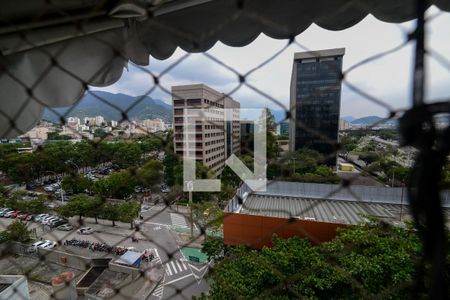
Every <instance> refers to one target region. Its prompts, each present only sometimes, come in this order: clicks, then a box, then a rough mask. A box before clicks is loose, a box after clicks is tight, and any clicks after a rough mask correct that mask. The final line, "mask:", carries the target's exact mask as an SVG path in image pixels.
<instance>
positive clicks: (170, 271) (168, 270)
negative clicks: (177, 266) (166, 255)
mask: <svg viewBox="0 0 450 300" xmlns="http://www.w3.org/2000/svg"><path fill="white" fill-rule="evenodd" d="M167 266H169V265H167ZM166 273H167V275H169V276H172V270H170V267H168V268H166Z"/></svg>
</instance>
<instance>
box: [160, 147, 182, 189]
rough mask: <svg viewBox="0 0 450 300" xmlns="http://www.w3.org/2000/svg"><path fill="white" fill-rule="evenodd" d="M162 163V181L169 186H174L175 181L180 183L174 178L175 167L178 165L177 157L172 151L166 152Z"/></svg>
mask: <svg viewBox="0 0 450 300" xmlns="http://www.w3.org/2000/svg"><path fill="white" fill-rule="evenodd" d="M163 164H164V181H165V182H166V183H167V184H168V185H169V186H174V185H175V184H176V183H178V184H180V183H179V182H176V178H175V174H176V173H175V168H176V166H177V165H179V161H178V157H177V156H176V155H175V153H173V152H172V151H168V152H166V156H165V157H164V160H163Z"/></svg>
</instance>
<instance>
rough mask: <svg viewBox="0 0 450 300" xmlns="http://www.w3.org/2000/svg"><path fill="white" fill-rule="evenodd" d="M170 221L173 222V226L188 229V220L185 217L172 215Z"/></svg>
mask: <svg viewBox="0 0 450 300" xmlns="http://www.w3.org/2000/svg"><path fill="white" fill-rule="evenodd" d="M170 220H171V221H172V225H176V226H180V227H188V226H187V223H186V219H185V218H184V216H182V215H179V214H175V213H170Z"/></svg>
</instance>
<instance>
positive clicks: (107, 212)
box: [101, 203, 120, 227]
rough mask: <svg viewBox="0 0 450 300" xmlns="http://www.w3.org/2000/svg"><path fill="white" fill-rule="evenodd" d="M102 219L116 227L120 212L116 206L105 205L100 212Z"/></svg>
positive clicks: (111, 204)
mask: <svg viewBox="0 0 450 300" xmlns="http://www.w3.org/2000/svg"><path fill="white" fill-rule="evenodd" d="M101 216H102V218H104V219H106V220H110V221H112V226H113V227H114V226H116V221H118V220H119V218H120V210H119V205H118V204H113V203H106V204H105V205H104V206H103V209H102V212H101Z"/></svg>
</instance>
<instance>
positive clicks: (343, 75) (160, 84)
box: [0, 1, 450, 299]
mask: <svg viewBox="0 0 450 300" xmlns="http://www.w3.org/2000/svg"><path fill="white" fill-rule="evenodd" d="M49 5H50V6H51V3H49ZM236 5H237V6H238V7H239V6H240V5H241V4H240V2H239V1H238V2H237V4H236ZM52 9H56V10H57V11H58V14H59V16H60V17H70V14H68V13H67V12H65V11H63V10H61V9H58V7H56V6H55V7H52ZM91 13H92V15H96V14H102V12H101V11H97V10H96V8H94V9H93V11H91ZM242 14H247V16H246V17H248V18H250V19H253V20H256V21H258V22H260V23H261V24H269V25H270V26H271V27H273V28H280V29H283V28H284V27H283V24H277V23H275V22H273V21H272V20H268V19H266V18H265V17H263V16H260V15H258V14H256V13H249V12H244V11H242V10H238V12H237V13H236V14H235V15H231V16H229V18H228V20H227V22H225V23H222V24H219V25H218V26H217V27H216V28H211V29H210V30H209V31H208V32H207V33H205V36H199V37H196V36H192V35H191V34H189V33H187V32H183V31H182V30H181V29H180V28H169V27H168V25H167V24H158V25H159V26H161V27H163V28H164V29H166V30H168V31H170V32H172V33H173V34H175V35H177V36H182V37H184V38H185V39H188V40H190V41H191V42H192V45H194V47H195V45H196V44H198V42H200V41H202V40H203V39H206V38H207V37H208V36H212V35H214V34H215V33H217V32H220V30H221V29H222V28H223V27H225V26H227V25H229V24H232V23H233V21H234V20H235V19H236V18H237V17H238V16H240V15H242ZM439 14H440V13H438V14H436V15H433V16H431V17H429V19H428V20H427V22H431V21H433V20H434V19H435V18H436V17H438V16H439ZM39 18H40V16H39V15H37V16H36V20H39ZM153 22H157V20H156V19H154V21H153ZM8 25H11V26H15V24H8ZM74 25H76V26H77V28H78V30H79V31H80V33H85V34H86V35H85V36H86V37H88V38H90V39H95V40H96V41H97V42H100V43H103V44H105V45H107V46H109V47H111V48H112V49H113V50H114V51H115V56H113V57H111V59H110V60H108V61H107V62H106V63H105V64H104V66H103V67H102V68H100V69H99V70H98V72H97V73H96V74H94V76H93V77H92V79H93V78H95V77H96V76H98V74H100V73H101V72H103V71H104V69H107V68H108V65H109V64H111V63H113V60H114V59H115V58H117V57H121V58H123V59H124V60H125V61H126V58H125V57H122V54H121V53H120V52H119V51H116V49H115V47H114V45H110V44H109V43H108V42H106V41H104V40H101V39H99V38H96V37H95V36H94V35H89V34H87V33H86V32H84V29H83V26H81V25H80V24H79V23H76V22H75V23H74ZM19 34H21V37H22V39H21V41H20V44H18V45H17V47H20V46H21V44H26V45H28V46H31V47H34V46H35V45H33V42H32V41H30V40H29V39H27V37H26V35H25V34H23V33H22V32H19ZM415 37H416V36H415V35H414V33H408V32H405V40H404V42H403V43H401V44H400V45H398V46H396V47H394V48H392V49H387V50H385V51H383V52H381V53H378V54H376V55H374V56H372V57H368V58H366V59H364V60H362V61H360V62H358V63H356V64H354V65H352V66H350V67H349V68H347V69H346V70H345V71H343V72H341V71H340V70H336V72H337V73H338V74H339V78H340V79H341V83H342V84H343V85H344V86H346V87H347V88H349V89H350V90H351V91H353V92H354V93H356V94H358V95H360V96H361V98H362V99H364V101H368V102H371V103H374V104H376V105H378V106H380V107H382V108H384V109H385V110H386V112H387V114H386V116H387V117H385V118H384V119H383V120H381V121H379V122H377V123H375V124H373V125H371V128H373V127H376V126H378V125H380V124H382V123H385V122H386V121H388V120H391V119H392V118H394V117H398V116H400V115H402V113H403V112H404V111H402V110H397V109H394V108H393V107H392V106H391V105H390V104H389V101H388V100H387V99H382V98H378V97H375V96H373V95H371V94H370V93H369V92H367V91H364V89H363V88H361V87H358V86H357V85H356V84H354V83H352V82H350V81H349V80H347V77H348V74H349V73H350V72H352V71H354V70H355V69H357V68H360V67H363V66H365V65H367V64H369V63H371V62H374V61H376V60H378V59H383V58H384V57H385V56H387V55H389V54H392V53H394V52H396V51H399V50H400V49H403V48H404V47H406V46H407V45H409V44H410V43H411V42H413V41H414V39H415ZM118 38H119V37H118ZM131 38H133V37H132V36H130V40H131ZM38 49H41V51H42V54H43V55H44V56H46V57H49V58H50V59H51V64H49V65H48V67H47V68H46V69H45V70H44V71H43V72H42V74H41V77H40V80H38V81H36V82H35V83H33V84H32V85H28V84H26V83H24V82H22V81H21V80H20V79H19V78H17V77H15V76H14V74H13V73H12V72H10V70H8V69H7V68H3V72H5V74H7V75H8V76H10V77H11V79H13V80H14V81H16V82H17V83H19V84H21V85H22V86H23V88H24V90H26V91H27V93H28V100H27V101H26V102H25V103H24V104H23V106H22V109H21V110H20V111H19V112H18V113H17V114H16V115H13V116H10V115H8V114H7V113H5V112H3V111H0V114H2V116H3V117H5V118H7V119H8V120H9V121H10V123H11V124H12V127H13V128H14V129H16V130H18V131H20V129H19V128H18V127H16V124H15V120H16V119H18V118H19V116H20V113H21V111H22V110H24V109H25V108H26V107H27V106H28V105H29V104H30V103H31V102H33V101H35V102H38V103H40V104H43V103H44V101H43V99H39V97H38V96H37V95H36V94H35V93H34V92H33V90H34V89H35V88H36V87H37V86H39V84H40V82H41V80H42V79H43V78H45V76H47V74H48V73H49V72H50V71H51V70H52V69H54V68H57V69H59V70H61V71H62V72H64V73H66V74H67V75H69V76H72V77H73V78H75V79H77V80H78V81H79V82H80V83H82V84H83V85H84V86H85V87H86V93H87V94H89V95H92V96H93V97H95V98H96V100H97V101H99V102H102V103H104V104H106V105H108V106H110V107H111V108H113V109H114V110H117V111H118V112H120V113H121V120H119V122H118V123H119V125H120V124H122V123H124V122H127V121H130V120H129V118H128V114H129V112H130V111H131V110H132V109H133V108H134V107H136V106H137V105H138V104H139V103H141V101H143V100H144V98H145V97H146V96H151V95H152V93H154V91H155V90H156V89H160V90H162V91H163V92H164V93H166V95H167V97H172V93H171V90H170V86H168V85H166V83H165V80H166V79H165V78H166V75H168V74H170V72H171V71H172V70H173V69H174V68H176V67H177V66H178V65H179V64H181V63H182V62H183V61H184V60H186V59H187V58H188V57H189V56H190V55H191V54H189V53H186V54H184V55H182V56H181V57H180V58H179V59H177V60H176V61H175V62H174V63H173V64H171V65H169V66H167V67H166V68H165V69H164V70H162V71H161V72H159V74H158V73H156V72H153V71H151V64H152V62H150V68H144V67H142V66H139V65H135V67H136V68H137V69H138V70H139V71H140V72H142V73H143V74H146V75H148V78H149V79H150V80H152V81H153V85H152V86H151V87H150V88H149V89H148V90H147V91H146V92H145V93H143V94H142V96H141V97H139V98H137V99H136V100H135V102H134V103H132V104H131V105H130V106H129V107H128V108H126V109H121V108H120V107H117V106H115V105H113V104H111V103H110V102H109V101H107V99H103V98H102V97H101V96H99V95H98V94H95V93H93V92H92V91H91V90H90V87H89V86H88V82H90V81H91V80H87V81H86V80H83V79H82V78H79V77H78V76H77V75H76V74H74V73H73V72H71V70H70V69H67V68H65V67H64V66H62V65H61V64H60V63H59V62H58V57H59V56H60V55H61V54H62V53H64V51H65V46H64V44H61V46H60V47H59V49H58V51H56V52H55V53H49V52H47V51H46V50H45V48H38ZM288 49H289V50H292V49H295V50H300V51H309V50H310V49H308V48H307V47H306V46H305V45H302V44H301V43H299V42H298V40H297V39H296V38H295V37H292V38H291V39H289V40H287V42H286V44H285V45H284V46H283V47H281V48H280V49H279V50H278V51H276V52H275V53H274V54H273V55H271V56H270V57H268V58H267V59H265V60H263V61H261V62H260V63H259V64H258V65H255V66H254V67H253V68H251V69H250V70H249V71H248V72H246V73H240V72H239V71H237V70H236V69H234V68H232V67H230V66H229V65H227V64H226V63H225V62H223V61H222V60H221V59H220V58H219V57H216V56H214V55H212V54H210V53H208V52H206V53H203V54H202V55H203V56H204V57H205V58H207V59H208V60H209V61H210V62H211V63H212V64H217V65H219V66H221V67H224V68H226V69H227V70H228V71H230V72H232V73H233V74H234V75H235V76H236V85H235V86H234V88H232V89H231V90H229V91H226V93H225V94H224V97H227V96H230V97H232V96H233V94H235V93H236V92H237V91H238V90H240V89H241V88H243V87H246V88H248V89H250V90H252V91H253V92H254V93H255V94H257V95H259V96H261V97H262V98H264V99H267V100H268V101H270V102H272V103H273V104H276V105H277V106H279V107H280V108H282V109H283V110H284V111H285V112H286V115H285V118H284V120H283V121H285V120H286V121H288V120H290V118H291V116H292V115H293V110H294V109H295V107H287V106H286V105H284V104H283V103H282V102H280V101H279V100H277V99H276V98H275V97H272V96H271V95H270V94H269V93H267V92H265V91H264V90H262V89H260V88H258V87H256V86H254V85H253V84H252V83H250V82H249V81H247V78H248V77H249V76H250V75H251V74H253V73H256V72H258V71H259V70H260V69H261V68H263V67H264V66H266V65H268V64H269V63H270V62H272V61H273V60H274V59H276V58H277V57H279V56H280V55H281V54H282V53H283V52H285V51H287V50H288ZM426 55H427V56H428V57H430V58H432V59H435V60H436V61H437V62H438V63H439V64H440V65H441V66H443V67H444V68H446V69H447V70H448V71H449V72H450V61H448V60H447V59H446V58H445V57H444V56H443V55H441V54H439V53H437V52H436V51H435V50H434V49H426ZM123 76H126V75H123ZM175 96H176V95H175ZM76 107H77V104H74V105H73V106H72V107H71V108H70V109H69V110H68V111H66V112H65V113H64V114H61V113H59V112H58V111H57V110H55V109H53V108H49V109H50V110H51V112H52V113H54V114H55V115H57V116H58V117H59V119H60V120H61V122H62V123H63V124H64V123H65V122H66V119H67V117H68V116H69V114H70V113H71V112H72V111H73V110H74V109H75V108H76ZM295 121H296V123H297V124H298V125H300V126H301V127H302V128H303V129H304V130H305V131H308V132H311V133H313V134H315V135H316V136H317V137H318V138H320V139H322V140H324V141H326V142H327V143H330V144H332V145H333V147H334V149H335V152H334V153H333V154H332V155H331V156H335V155H336V153H337V151H338V150H339V144H336V143H335V141H332V140H330V139H328V138H327V137H326V136H324V135H323V134H321V133H320V132H316V131H314V130H313V129H311V128H308V127H307V126H306V125H304V124H302V123H301V122H300V121H299V120H295ZM279 123H280V122H278V124H279ZM211 124H213V123H211ZM119 125H118V126H119ZM138 127H140V126H139V125H138ZM69 128H70V127H69ZM139 129H140V130H142V131H145V132H147V136H154V137H157V138H158V139H160V140H161V142H162V145H163V147H164V151H166V152H173V149H172V146H171V143H172V140H171V139H172V136H171V135H167V136H165V137H164V136H162V135H160V134H155V133H151V132H148V130H147V129H146V128H143V127H140V128H139ZM74 133H75V132H74ZM109 136H111V134H107V135H106V136H104V137H102V138H100V139H96V140H95V141H89V143H92V145H93V146H94V147H97V146H98V145H99V144H100V143H102V142H104V141H105V140H107V139H108V137H109ZM83 139H86V138H85V137H83ZM327 158H329V157H324V161H325V160H326V159H327ZM91 167H93V166H91ZM353 180H354V179H349V180H345V181H342V182H341V184H340V185H339V187H338V188H337V189H336V190H335V191H333V193H330V194H329V195H327V197H325V198H328V197H331V196H332V195H333V194H335V193H338V192H339V191H341V190H348V191H349V192H350V193H352V195H353V196H354V198H355V199H356V200H358V201H359V202H360V204H361V205H362V207H363V208H364V209H365V210H366V211H367V212H368V213H369V214H370V212H371V207H370V206H369V205H367V204H366V202H363V201H362V200H361V199H360V197H359V196H358V195H357V194H355V193H354V192H353V191H352V189H351V186H352V183H353ZM177 198H186V195H185V194H183V192H178V191H175V192H173V193H171V194H169V195H165V196H163V202H164V203H163V206H164V208H163V209H162V210H161V211H160V212H158V213H156V214H154V215H152V216H151V217H148V218H145V219H144V220H143V221H144V222H152V220H153V219H154V218H156V217H157V216H158V215H159V214H162V213H167V212H174V213H176V206H174V203H175V201H174V200H175V199H177ZM243 205H244V207H245V203H244V204H243ZM316 205H317V204H313V205H311V206H309V207H308V209H307V210H306V211H304V212H307V211H308V210H313V209H314V208H315V206H316ZM247 209H251V208H250V207H247ZM285 213H287V214H289V215H290V216H291V217H290V218H289V219H286V224H284V225H281V226H280V227H282V226H285V225H288V224H290V220H292V219H293V218H294V217H295V216H293V215H292V214H291V212H290V211H286V212H285ZM214 221H215V220H212V221H211V223H212V222H214ZM0 222H2V223H4V221H3V220H0ZM194 222H195V224H196V227H198V228H200V230H199V233H196V235H195V236H193V237H192V238H191V239H190V240H189V241H188V242H187V243H186V246H189V245H193V244H196V243H198V242H201V241H202V239H203V238H204V237H205V235H206V233H205V232H206V229H207V227H208V226H209V225H210V224H201V223H199V222H197V221H195V220H194ZM81 225H82V224H80V226H81ZM2 226H3V227H6V224H2ZM296 226H297V229H298V230H299V231H300V232H303V233H304V235H305V236H307V237H308V238H309V239H310V240H312V241H318V240H317V238H316V237H315V236H313V235H312V234H311V233H309V232H308V231H307V230H305V229H304V228H302V227H301V226H300V225H299V224H298V223H296ZM140 227H142V228H140ZM278 229H280V228H277V229H276V230H274V232H275V231H277V230H278ZM44 232H45V231H44V229H43V232H42V233H44ZM135 233H136V234H140V235H141V236H142V237H143V240H148V241H151V242H152V243H153V244H154V245H156V246H157V248H159V249H162V250H163V251H165V252H167V253H166V254H167V256H168V258H169V260H171V259H172V258H173V257H174V256H175V255H176V252H177V251H178V250H177V251H175V252H171V251H169V250H167V249H166V248H165V246H164V245H163V244H159V243H158V242H157V241H155V240H154V238H153V237H152V235H151V233H150V232H149V231H147V230H145V226H136V227H135V229H134V233H132V235H134V234H135ZM272 233H273V232H272ZM272 233H268V234H266V235H265V236H262V237H260V238H259V239H258V240H255V244H258V243H259V242H260V241H262V240H266V239H270V238H271V235H272ZM47 234H48V235H49V236H51V237H52V239H53V240H55V241H57V242H58V244H59V246H60V247H62V248H63V249H64V251H66V252H67V253H73V254H75V255H77V254H79V253H78V251H75V248H74V247H71V246H64V245H63V244H64V241H65V240H66V239H68V238H69V236H70V235H71V232H69V233H67V234H66V235H65V236H63V237H62V238H61V237H59V236H56V235H54V233H53V232H51V231H50V232H47ZM130 237H131V236H130V235H128V234H125V235H123V236H120V235H119V234H118V235H117V236H116V239H117V241H116V242H114V243H112V244H111V243H110V245H111V246H115V247H117V246H119V245H123V244H125V243H127V241H129V239H130ZM91 239H92V240H96V241H98V242H100V243H102V242H104V241H103V235H101V234H99V233H97V232H94V233H93V235H92V238H91ZM85 250H86V254H88V253H89V254H91V252H89V250H88V249H85ZM28 255H29V254H28ZM96 255H97V256H98V255H100V257H102V256H105V257H106V256H108V255H107V254H106V253H103V252H96ZM38 257H39V259H38V260H36V262H35V265H34V266H32V267H30V268H28V270H24V275H26V276H27V278H28V279H30V280H32V279H33V275H32V273H33V270H34V268H35V267H38V265H40V264H42V263H44V264H45V263H46V256H45V255H40V256H38ZM8 258H9V259H10V262H11V264H13V265H15V267H17V269H21V268H22V267H21V265H20V264H18V263H17V262H16V261H15V260H14V259H13V258H12V257H9V256H7V257H3V259H8ZM258 263H260V264H261V265H263V266H266V267H267V268H270V269H273V268H274V266H273V265H270V264H268V263H267V262H266V261H259V262H258ZM332 263H333V262H332ZM47 265H48V267H49V268H52V266H53V265H52V264H47ZM151 267H152V265H150V266H149V267H148V268H149V269H150V268H151ZM336 267H337V268H338V269H339V266H338V265H337V264H336ZM211 268H213V267H212V266H211ZM145 271H146V270H145V269H144V270H143V271H142V275H144V276H145ZM273 271H274V274H277V276H279V277H280V278H284V275H283V274H282V273H281V272H279V271H278V270H276V269H274V270H273ZM341 271H342V272H344V271H343V270H341ZM304 272H308V270H301V272H300V273H299V274H298V276H296V277H294V278H288V280H289V282H291V283H292V282H294V281H295V280H298V279H300V278H301V277H302V273H304ZM347 276H348V277H349V278H350V279H351V280H352V282H353V283H354V284H355V286H356V287H357V289H358V290H359V292H360V297H361V298H371V297H373V296H374V295H372V294H370V293H369V292H368V291H365V290H364V288H363V287H362V286H361V284H360V283H359V282H358V281H357V280H356V279H355V278H352V275H351V274H347ZM195 284H196V281H195V280H194V279H193V280H192V282H190V283H188V284H187V285H186V286H184V287H182V288H181V289H179V290H177V291H176V292H177V294H176V296H181V295H182V290H183V289H187V288H189V287H190V286H191V285H195ZM282 288H288V289H290V287H289V285H288V286H287V287H286V286H282V287H276V288H274V289H268V290H265V291H261V298H265V297H269V296H270V294H271V293H272V292H276V290H277V289H282ZM400 288H401V286H398V287H396V289H400ZM290 291H291V292H292V293H293V295H295V296H297V297H298V298H302V295H298V294H297V292H296V291H295V290H293V289H290ZM16 292H17V294H16V296H17V299H19V298H21V295H20V293H19V291H16ZM390 292H391V291H384V292H383V295H385V296H386V295H389V293H390ZM392 292H394V291H392ZM115 293H117V294H120V293H121V290H120V289H118V290H116V291H115ZM53 296H54V295H52V297H53ZM235 296H236V298H237V299H238V298H240V295H238V294H236V295H235Z"/></svg>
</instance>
